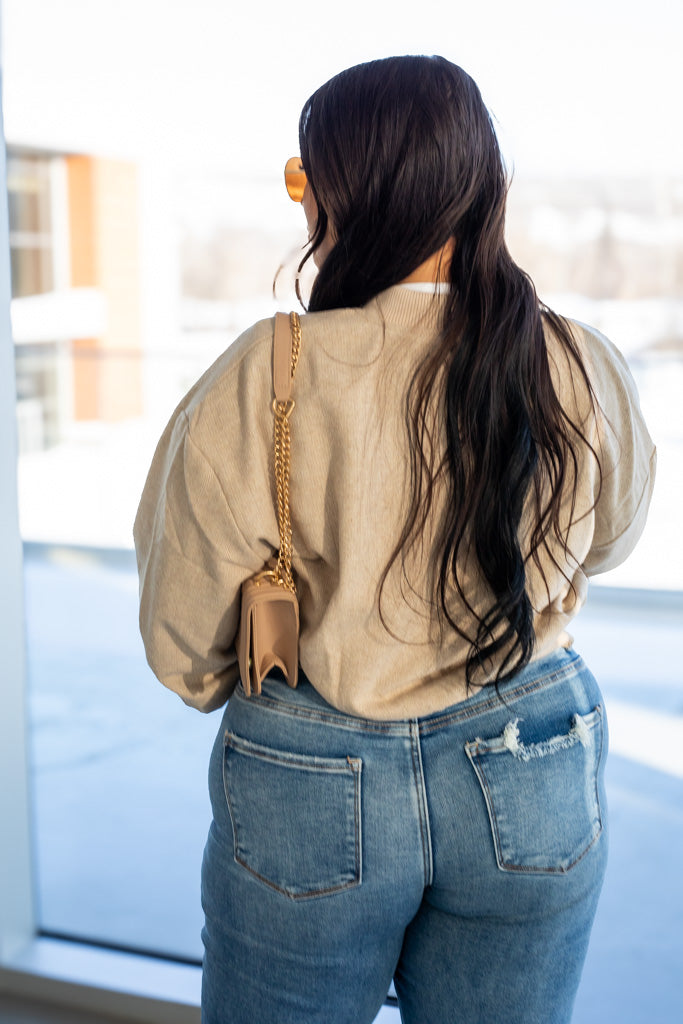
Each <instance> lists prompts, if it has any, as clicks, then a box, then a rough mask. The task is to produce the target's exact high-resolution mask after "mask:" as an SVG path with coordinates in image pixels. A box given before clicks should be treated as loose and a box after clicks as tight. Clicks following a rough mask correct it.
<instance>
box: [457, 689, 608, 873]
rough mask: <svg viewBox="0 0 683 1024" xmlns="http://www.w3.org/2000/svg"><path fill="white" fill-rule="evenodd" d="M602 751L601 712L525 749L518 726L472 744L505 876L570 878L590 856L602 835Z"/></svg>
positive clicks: (469, 753) (515, 723)
mask: <svg viewBox="0 0 683 1024" xmlns="http://www.w3.org/2000/svg"><path fill="white" fill-rule="evenodd" d="M602 747H603V722H602V707H601V706H598V707H596V708H595V709H594V710H593V711H591V712H590V713H589V714H587V715H579V714H575V715H574V716H573V717H572V719H571V724H570V727H569V729H568V731H567V732H566V733H565V734H564V735H557V736H552V737H550V738H549V739H545V740H540V741H538V742H533V743H524V742H523V740H522V739H521V737H520V730H519V719H516V720H513V721H511V722H509V723H508V724H507V725H506V726H505V729H504V730H503V733H502V734H501V735H500V736H495V737H493V738H492V739H487V740H482V739H475V740H473V741H472V742H470V743H466V744H465V751H466V753H467V756H468V758H469V760H470V762H471V764H472V766H473V768H474V770H475V772H476V775H477V779H478V780H479V784H480V786H481V789H482V792H483V794H484V799H485V801H486V807H487V810H488V816H489V821H490V824H491V831H492V835H493V843H494V847H495V852H496V860H497V862H498V867H499V868H500V869H501V870H503V871H519V872H532V873H533V872H542V873H563V872H566V871H569V870H570V868H572V867H573V866H574V865H575V864H576V863H577V862H578V861H579V860H580V859H581V858H582V857H583V856H584V855H585V854H586V853H587V852H588V850H589V849H590V848H591V846H592V845H593V843H594V842H595V840H596V839H597V838H598V836H599V835H600V833H601V832H602V815H601V807H600V799H599V791H598V772H599V768H600V763H601V759H602Z"/></svg>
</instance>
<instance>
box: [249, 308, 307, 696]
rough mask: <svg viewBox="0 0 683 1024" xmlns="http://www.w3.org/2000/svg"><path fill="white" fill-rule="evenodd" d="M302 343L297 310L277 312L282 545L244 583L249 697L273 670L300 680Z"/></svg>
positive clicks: (277, 456) (277, 459)
mask: <svg viewBox="0 0 683 1024" xmlns="http://www.w3.org/2000/svg"><path fill="white" fill-rule="evenodd" d="M300 347H301V323H300V321H299V317H298V314H297V313H290V314H289V317H287V315H286V314H285V313H277V314H276V316H275V335H274V338H273V390H274V392H275V398H274V399H273V412H274V414H275V425H274V433H273V442H274V449H275V488H276V491H277V518H278V527H279V531H280V550H279V552H278V555H277V558H271V559H270V560H269V561H268V562H266V564H265V566H264V567H263V569H262V570H261V571H260V572H258V573H256V575H255V576H252V577H251V578H250V579H248V580H246V582H245V583H243V584H242V609H241V615H240V624H239V630H238V632H237V643H236V646H237V660H238V662H239V667H240V677H241V679H242V686H243V688H244V692H245V693H246V695H247V697H249V696H250V695H251V694H252V693H254V694H259V693H260V692H261V681H262V680H263V679H264V678H265V676H267V675H268V673H269V672H270V670H271V669H273V668H276V667H277V668H280V669H282V671H283V673H284V675H285V678H286V680H287V682H288V683H289V685H290V686H292V687H294V686H296V684H297V682H298V679H299V602H298V601H297V596H296V586H295V583H294V579H293V577H292V523H291V519H290V513H289V469H290V434H289V417H290V416H291V413H292V409H293V408H294V402H293V400H292V398H291V393H292V381H293V379H294V373H295V371H296V364H297V362H298V359H299V350H300Z"/></svg>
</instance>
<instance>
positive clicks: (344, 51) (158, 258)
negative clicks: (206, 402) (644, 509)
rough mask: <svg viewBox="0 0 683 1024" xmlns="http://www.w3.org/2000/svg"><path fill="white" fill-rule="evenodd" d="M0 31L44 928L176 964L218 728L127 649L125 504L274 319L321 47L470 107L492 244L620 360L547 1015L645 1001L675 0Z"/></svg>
mask: <svg viewBox="0 0 683 1024" xmlns="http://www.w3.org/2000/svg"><path fill="white" fill-rule="evenodd" d="M2 24H3V33H2V45H3V54H2V59H3V66H4V86H3V89H4V119H5V134H6V142H7V156H8V163H7V177H8V181H7V185H8V197H9V215H10V247H11V267H12V310H11V315H12V331H13V339H14V351H15V366H16V391H17V408H16V413H17V423H18V437H19V456H18V479H19V513H20V523H21V531H22V537H23V541H24V559H25V591H26V608H27V631H28V657H29V703H30V716H31V779H32V787H33V802H34V828H35V843H36V866H37V887H38V899H39V914H40V924H41V929H42V930H43V932H44V933H45V934H50V935H63V936H68V937H74V938H79V939H85V940H88V941H91V942H96V943H102V944H104V945H111V946H114V947H118V948H126V949H138V950H143V951H147V952H153V953H155V954H158V955H163V956H167V957H171V958H176V959H179V960H183V961H188V962H196V961H198V960H199V959H200V957H201V943H200V939H199V929H200V927H201V909H200V906H199V891H198V890H199V886H198V876H199V864H200V860H201V850H202V847H203V843H204V838H205V834H206V829H207V828H208V824H209V811H208V800H207V796H206V793H205V789H206V786H205V773H206V765H207V761H208V753H209V750H210V746H211V743H212V740H213V735H214V733H215V730H216V728H217V727H218V718H217V716H215V715H214V716H208V717H203V716H199V715H197V714H196V713H193V712H190V711H189V710H188V709H186V708H184V707H183V706H182V704H180V702H179V701H178V699H177V698H175V697H174V696H173V695H171V694H168V693H166V692H165V691H163V689H162V688H161V687H160V686H159V685H158V684H157V683H156V682H155V680H154V679H153V677H152V675H151V673H150V672H149V670H148V669H147V666H146V664H145V661H144V655H143V652H142V646H141V643H140V641H139V638H138V633H137V620H136V616H137V607H136V600H137V579H136V575H135V563H134V556H133V552H132V532H131V531H132V522H133V518H134V515H135V510H136V507H137V501H138V498H139V494H140V491H141V489H142V485H143V482H144V478H145V474H146V471H147V468H148V466H149V462H150V460H151V457H152V453H153V449H154V445H155V443H156V440H157V438H158V436H159V434H160V433H161V430H162V429H163V426H164V425H165V422H166V420H167V419H168V417H169V416H170V414H171V412H172V410H173V408H174V407H175V405H176V403H177V402H178V401H179V399H180V398H181V397H182V395H183V394H184V393H185V391H186V390H187V389H188V387H189V386H190V385H191V384H192V383H193V382H194V381H195V380H196V379H197V377H198V376H199V375H200V374H201V373H202V372H203V371H204V370H205V369H206V368H207V367H208V366H209V365H210V363H211V362H212V361H213V360H214V359H215V358H216V357H217V356H218V355H219V354H220V353H221V352H222V351H223V350H224V349H225V348H226V347H227V346H228V345H229V344H230V343H231V342H232V341H233V340H234V339H235V338H236V337H237V336H238V335H239V334H240V332H241V331H242V330H244V329H245V328H246V327H248V326H249V325H250V324H252V323H253V322H254V321H255V320H258V319H261V318H263V317H269V316H271V315H272V314H273V312H274V311H275V310H276V309H283V310H288V309H290V308H296V305H297V303H296V298H295V295H294V287H293V286H294V275H295V268H296V264H297V262H298V259H299V258H300V254H301V250H302V247H303V245H304V243H305V239H306V236H305V225H304V221H303V214H302V211H301V209H300V207H299V206H298V205H296V204H294V203H292V202H291V201H290V200H289V199H288V197H287V196H286V193H285V191H284V187H283V179H282V169H283V167H284V163H285V160H286V159H287V157H289V156H292V155H295V154H296V153H297V152H298V141H297V139H298V136H297V126H298V115H299V111H300V108H301V106H302V104H303V102H304V101H305V99H306V98H307V96H308V95H309V94H310V93H311V92H312V91H313V90H314V89H315V88H316V87H317V86H318V85H319V84H321V83H322V82H323V81H325V80H326V79H328V78H329V77H331V76H332V75H333V74H335V73H336V72H338V71H340V70H341V69H342V68H344V67H347V66H349V65H351V64H354V63H358V62H360V61H363V60H368V59H372V58H374V57H379V56H387V55H390V54H395V53H435V52H436V53H441V54H442V55H443V56H445V57H447V58H449V59H451V60H453V61H455V62H456V63H459V64H461V65H462V66H463V67H464V68H465V69H466V70H467V71H468V72H469V73H470V74H472V75H473V77H474V78H475V79H476V81H477V82H478V84H479V86H480V88H481V90H482V93H483V95H484V98H485V100H486V102H487V103H488V105H489V107H490V109H491V111H492V113H493V115H494V117H495V119H496V124H497V127H498V130H499V135H500V139H501V144H502V147H503V151H504V154H505V157H506V161H507V163H508V167H509V169H510V172H511V175H512V177H513V184H512V187H511V191H510V198H509V217H508V245H509V247H510V249H511V252H512V254H513V256H514V258H515V259H516V260H517V262H518V263H519V264H520V265H521V266H522V267H523V268H524V269H525V270H527V271H528V272H529V273H530V274H531V276H532V278H533V279H534V281H535V283H536V286H537V290H538V292H539V295H540V297H541V298H542V300H543V301H544V302H546V303H547V304H548V305H550V306H552V307H553V308H554V309H556V310H557V311H558V312H560V313H563V314H565V315H568V316H570V317H574V318H576V319H579V320H583V321H585V322H587V323H590V324H592V325H593V326H595V327H597V328H599V329H600V330H601V331H603V332H604V333H605V334H607V335H608V337H610V338H611V340H612V341H614V342H615V344H617V346H618V347H619V348H620V349H621V350H622V351H623V352H624V354H625V355H626V357H627V359H628V361H629V364H630V366H631V369H632V372H633V374H634V376H635V378H636V380H637V383H638V386H639V390H640V394H641V402H642V406H643V410H644V413H645V417H646V420H647V422H648V425H649V427H650V431H651V433H652V436H653V438H654V439H655V441H656V443H657V446H658V450H659V471H658V481H657V488H656V491H655V497H654V500H653V505H652V510H651V514H650V520H649V523H648V526H647V528H646V532H645V535H644V537H643V539H642V541H641V543H640V545H639V547H638V549H637V550H636V552H635V553H634V554H633V556H632V557H631V558H630V559H629V561H628V562H627V563H626V564H625V565H624V566H622V567H620V568H619V569H617V570H614V571H613V572H612V573H609V574H607V575H606V576H605V577H602V578H598V579H596V580H595V581H594V583H593V585H592V592H591V596H590V598H589V603H588V606H587V608H586V609H585V611H584V612H583V613H582V616H581V617H580V619H579V620H578V622H577V625H576V630H575V633H576V638H577V648H578V649H579V650H580V651H582V653H585V655H586V657H587V660H588V661H589V664H591V665H592V666H593V667H594V671H595V672H596V675H597V676H598V679H599V681H600V682H601V684H602V685H603V689H604V690H605V693H606V695H607V697H608V702H607V710H608V714H610V711H611V712H612V714H611V729H612V747H613V754H614V756H613V759H612V766H611V767H610V772H611V774H610V776H609V782H610V786H611V790H610V799H611V802H612V810H613V849H614V850H615V852H614V855H613V868H612V869H611V870H612V874H611V876H610V878H609V879H608V883H607V886H606V891H605V900H604V901H603V906H604V908H605V909H604V910H603V909H601V915H602V916H601V917H600V918H599V920H598V923H597V925H596V932H595V937H594V942H593V946H592V947H591V954H590V957H589V962H588V964H587V968H586V976H585V979H584V985H583V987H582V991H581V993H580V997H579V1002H578V1004H577V1016H576V1020H577V1021H579V1022H584V1024H590V1022H592V1021H598V1020H602V1019H604V1016H605V1013H606V1012H608V1010H609V1009H610V1008H611V1012H613V1013H615V1016H617V1017H618V1019H620V1020H622V1021H624V1022H636V1021H644V1020H645V1019H648V1020H662V1021H663V1020H672V1019H676V1017H677V1014H679V1013H683V990H682V985H681V981H680V962H681V959H680V958H681V953H682V952H683V939H682V937H681V931H680V923H679V922H680V920H681V919H683V917H682V911H683V902H682V899H681V896H680V892H679V887H678V886H677V884H676V881H675V878H674V874H673V863H672V861H673V853H672V851H673V849H674V848H675V846H676V845H677V846H678V849H680V840H681V838H682V837H683V836H682V833H683V820H682V818H683V816H682V812H681V807H682V806H683V804H682V802H681V795H682V792H681V788H682V786H683V782H682V779H683V763H682V754H681V752H682V751H683V728H682V727H681V714H682V712H683V675H682V673H681V670H680V667H679V647H680V640H681V632H682V628H683V627H682V625H681V624H682V623H683V614H682V613H683V600H682V592H683V545H681V542H680V531H679V527H678V522H679V514H678V513H679V508H680V505H681V501H682V500H683V483H682V478H683V472H682V468H683V403H682V402H681V395H683V133H681V132H680V128H679V118H680V115H679V103H680V97H681V95H683V71H682V70H681V67H682V66H681V61H680V53H679V49H680V40H681V38H682V37H683V7H681V5H680V4H679V3H677V2H674V0H651V2H650V3H649V4H648V5H647V9H645V8H643V5H642V4H640V3H638V4H636V3H635V2H632V0H621V2H620V3H618V2H616V0H593V2H590V3H589V2H588V0H575V2H574V3H573V4H572V5H571V8H569V7H567V6H566V5H553V4H552V3H550V4H549V3H548V2H547V0H546V2H545V3H541V2H534V0H520V2H518V3H517V4H514V5H509V4H505V3H503V2H502V0H500V2H499V0H485V2H482V3H481V4H480V5H479V6H478V7H476V9H474V8H473V5H469V4H468V5H465V4H464V3H453V4H450V5H448V6H447V7H446V6H444V5H442V4H440V3H437V2H434V0H424V2H423V3H422V4H420V5H419V8H415V7H414V6H408V5H404V4H402V3H394V4H392V5H388V4H387V5H385V4H376V5H372V6H371V5H368V4H367V3H364V4H362V3H360V2H358V0H349V2H347V3H345V4H344V5H343V7H335V8H322V6H321V5H314V4H311V3H310V2H306V3H302V4H300V5H298V6H292V5H287V6H285V5H281V4H275V3H272V2H271V0H263V2H262V3H261V4H260V5H259V7H258V9H254V8H252V7H250V6H249V5H238V4H236V3H233V2H219V0H192V2H190V0H165V2H161V0H118V2H117V3H116V4H113V3H111V2H106V0H60V3H59V4H55V3H50V2H48V0H2ZM278 268H281V271H280V273H279V276H278V283H277V294H276V296H275V297H274V296H273V279H274V277H275V275H276V273H277V271H278ZM610 698H611V699H610ZM648 716H649V717H648ZM644 730H645V731H646V732H647V735H648V740H647V742H645V741H644ZM655 736H656V737H657V738H658V740H659V742H658V740H655V739H654V737H655ZM620 837H621V838H620ZM643 844H645V845H643ZM653 879H654V880H653ZM669 886H670V887H671V888H670V889H669ZM653 887H654V890H655V891H653ZM672 892H674V893H677V895H675V896H674V898H673V900H672V896H671V893H672ZM636 966H637V970H635V969H634V968H635V967H636ZM617 1006H619V1007H620V1012H619V1014H618V1015H616V1010H615V1007H617ZM383 1013H384V1014H385V1015H386V1016H387V1020H389V1019H390V1017H391V1015H392V1014H393V1015H394V1017H393V1019H395V1020H397V1019H398V1015H397V1013H396V1011H389V1010H385V1011H383Z"/></svg>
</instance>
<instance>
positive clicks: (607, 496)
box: [582, 325, 657, 576]
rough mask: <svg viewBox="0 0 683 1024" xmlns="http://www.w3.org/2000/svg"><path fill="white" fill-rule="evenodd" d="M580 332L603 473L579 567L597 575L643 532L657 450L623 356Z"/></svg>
mask: <svg viewBox="0 0 683 1024" xmlns="http://www.w3.org/2000/svg"><path fill="white" fill-rule="evenodd" d="M582 326H583V325H582ZM583 331H584V344H587V352H588V362H589V367H590V374H591V378H592V383H593V387H594V389H595V394H596V397H597V400H598V404H599V407H600V408H599V410H598V425H597V430H596V433H595V437H596V451H597V455H598V459H599V462H600V467H601V471H602V472H601V474H597V473H596V474H595V480H594V487H593V492H594V493H593V500H594V502H595V507H594V510H593V519H594V530H593V538H592V541H591V545H590V550H589V551H588V553H587V555H586V558H585V560H584V563H583V567H582V568H583V571H584V572H585V573H586V575H587V576H595V575H597V574H598V573H602V572H607V571H608V570H609V569H614V568H615V567H616V566H618V565H620V564H621V563H622V562H624V561H625V560H626V558H628V556H629V555H630V554H631V552H632V551H633V549H634V547H635V546H636V543H637V542H638V540H639V538H640V536H641V534H642V532H643V529H644V527H645V521H646V519H647V513H648V509H649V506H650V499H651V497H652V491H653V488H654V482H655V470H656V464H657V451H656V448H655V446H654V444H653V442H652V438H651V437H650V434H649V433H648V429H647V426H646V424H645V420H644V418H643V414H642V412H641V410H640V402H639V399H638V391H637V389H636V384H635V381H634V380H633V377H632V376H631V372H630V370H629V368H628V365H627V363H626V360H625V359H624V357H623V356H622V354H621V353H620V352H619V350H618V349H617V348H616V347H615V346H614V345H613V344H612V343H611V342H610V341H609V340H608V339H607V338H605V337H604V336H603V335H602V334H600V333H599V332H598V331H595V330H594V329H592V328H591V329H588V328H586V327H584V328H583Z"/></svg>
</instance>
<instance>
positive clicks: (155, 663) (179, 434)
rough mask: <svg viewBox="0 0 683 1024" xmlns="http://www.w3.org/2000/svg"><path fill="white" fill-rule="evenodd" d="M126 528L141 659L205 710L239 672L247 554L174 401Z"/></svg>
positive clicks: (226, 692)
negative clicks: (134, 564)
mask: <svg viewBox="0 0 683 1024" xmlns="http://www.w3.org/2000/svg"><path fill="white" fill-rule="evenodd" d="M133 534H134V538H135V547H136V552H137V559H138V571H139V576H140V631H141V633H142V638H143V642H144V645H145V653H146V655H147V660H148V662H149V664H150V666H151V668H152V670H153V671H154V673H155V675H156V676H157V677H158V679H159V680H160V681H161V682H162V683H163V684H164V685H165V686H168V687H169V688H170V689H171V690H174V691H175V692H176V693H178V694H179V695H180V696H181V697H182V699H183V700H184V701H185V703H186V704H189V705H190V706H191V707H194V708H197V709H199V710H200V711H212V710H214V709H215V708H217V707H220V705H222V704H223V703H225V701H226V700H227V699H228V697H229V696H230V694H231V693H232V691H233V689H234V687H235V685H236V683H237V680H238V677H239V670H238V665H237V656H236V653H235V648H234V639H235V634H236V632H237V627H238V624H239V614H240V585H241V583H242V581H243V580H244V579H246V578H247V577H248V576H249V575H251V573H252V572H253V571H254V565H255V556H254V553H253V552H252V551H251V550H250V548H249V545H248V544H247V542H246V540H245V538H244V536H243V535H242V533H241V531H240V529H239V528H238V526H237V524H236V522H235V519H234V517H233V515H232V512H231V509H230V505H229V502H228V500H227V497H226V495H225V493H224V490H223V487H222V486H221V483H220V481H219V480H218V478H217V476H216V474H215V472H214V470H213V469H212V467H211V465H210V464H209V462H208V460H207V458H206V457H205V455H204V454H203V453H202V451H201V450H200V448H199V447H198V445H197V444H196V443H195V441H194V440H193V438H192V436H191V432H190V426H189V422H188V417H187V414H186V413H185V412H184V411H183V410H180V411H179V412H178V413H176V416H175V417H174V419H173V420H172V421H171V423H170V424H169V425H168V427H167V428H166V431H165V432H164V434H163V435H162V437H161V440H160V442H159V445H158V446H157V450H156V453H155V455H154V459H153V461H152V465H151V468H150V471H149V474H148V477H147V482H146V484H145V488H144V491H143V494H142V498H141V501H140V506H139V509H138V513H137V516H136V520H135V526H134V530H133Z"/></svg>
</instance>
